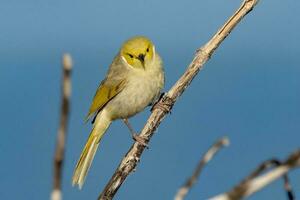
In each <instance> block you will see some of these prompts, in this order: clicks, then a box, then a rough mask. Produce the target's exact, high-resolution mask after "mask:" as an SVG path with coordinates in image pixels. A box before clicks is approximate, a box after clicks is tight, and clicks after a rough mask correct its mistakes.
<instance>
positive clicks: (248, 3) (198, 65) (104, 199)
mask: <svg viewBox="0 0 300 200" xmlns="http://www.w3.org/2000/svg"><path fill="white" fill-rule="evenodd" d="M256 3H257V0H244V2H243V4H242V5H241V7H240V8H239V9H238V10H237V11H236V12H235V13H234V15H233V16H232V17H231V18H230V19H229V20H228V21H227V22H226V23H225V25H224V26H223V27H222V28H221V29H220V30H219V31H218V32H217V33H216V34H215V35H214V36H213V38H212V39H211V40H210V41H209V42H208V43H207V44H205V45H204V46H203V47H202V48H201V49H199V50H198V51H197V53H196V55H195V57H194V59H193V61H192V62H191V64H190V65H189V66H188V68H187V70H186V72H185V73H184V74H183V75H182V76H181V78H180V79H179V80H178V81H177V82H176V83H175V85H174V86H173V87H172V88H171V89H170V90H169V92H167V93H166V94H165V95H164V96H163V97H162V98H161V99H160V101H159V102H158V103H159V104H160V106H156V107H155V108H154V109H153V111H152V114H151V115H150V117H149V118H148V120H147V123H146V125H145V126H144V128H143V130H142V131H141V134H140V136H141V137H143V138H144V139H145V141H146V142H147V143H148V142H149V140H150V139H151V137H152V136H153V134H154V132H155V130H156V129H157V127H158V126H159V125H160V123H161V122H162V120H163V119H164V118H165V116H166V114H167V113H168V112H169V111H170V110H171V108H172V106H173V105H174V103H175V102H176V100H177V98H178V97H179V96H181V94H182V93H183V92H184V90H185V89H186V88H187V87H188V86H189V84H190V83H191V81H192V80H193V78H194V77H195V76H196V75H197V73H198V72H199V70H201V69H202V68H203V65H204V64H205V63H206V61H207V60H209V58H210V57H211V55H212V54H213V52H214V51H215V49H216V48H217V47H218V46H219V45H220V44H221V42H222V41H223V40H224V39H225V38H226V37H227V35H228V34H229V33H230V32H231V31H232V30H233V28H234V27H235V26H236V25H237V24H238V22H239V21H240V20H241V19H242V18H243V17H244V16H245V15H246V14H247V13H249V12H250V11H251V10H252V9H253V7H254V6H255V5H256ZM163 108H164V109H163ZM144 150H145V146H143V145H140V144H139V143H137V142H135V143H134V144H133V145H132V147H131V148H130V150H129V151H128V152H127V154H126V155H125V157H124V158H123V159H122V161H121V163H120V164H119V166H118V168H117V169H116V171H115V173H114V174H113V176H112V177H111V179H110V181H109V182H108V183H107V185H106V187H105V188H104V190H103V191H102V193H101V194H100V196H99V198H98V199H101V200H109V199H112V198H113V197H114V195H115V194H116V192H117V191H118V189H119V187H120V186H121V185H122V183H123V182H124V181H125V179H126V178H127V176H128V175H129V174H130V173H131V172H133V171H134V169H135V168H136V166H137V163H138V162H139V160H140V158H141V155H142V153H143V151H144Z"/></svg>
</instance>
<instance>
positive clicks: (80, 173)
mask: <svg viewBox="0 0 300 200" xmlns="http://www.w3.org/2000/svg"><path fill="white" fill-rule="evenodd" d="M110 123H111V120H109V119H108V118H107V117H106V116H105V113H104V112H101V113H99V114H98V116H97V118H96V121H95V123H94V127H93V130H92V132H91V133H90V135H89V138H88V140H87V142H86V144H85V146H84V149H83V151H82V152H81V155H80V158H79V160H78V162H77V164H76V167H75V171H74V175H73V179H72V185H73V186H74V185H78V187H79V189H81V188H82V185H83V183H84V180H85V178H86V175H87V172H88V170H89V168H90V166H91V164H92V161H93V159H94V156H95V154H96V151H97V149H98V146H99V142H100V140H101V138H102V137H103V135H104V133H105V132H106V130H107V128H108V127H109V125H110Z"/></svg>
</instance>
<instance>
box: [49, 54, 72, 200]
mask: <svg viewBox="0 0 300 200" xmlns="http://www.w3.org/2000/svg"><path fill="white" fill-rule="evenodd" d="M62 68H63V79H62V100H61V102H62V104H61V115H60V125H59V129H58V132H57V141H56V150H55V156H54V163H53V164H54V174H53V175H54V176H53V191H52V194H51V200H61V199H62V193H61V180H62V177H61V176H62V167H63V161H64V152H65V140H66V134H67V123H68V116H69V104H70V96H71V78H70V76H71V70H72V58H71V56H70V55H69V54H64V55H63V58H62Z"/></svg>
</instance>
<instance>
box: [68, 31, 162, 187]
mask: <svg viewBox="0 0 300 200" xmlns="http://www.w3.org/2000/svg"><path fill="white" fill-rule="evenodd" d="M163 85H164V72H163V68H162V63H161V59H160V56H159V55H158V54H157V53H156V52H155V47H154V45H153V44H152V42H151V41H150V40H149V39H148V38H146V37H142V36H139V37H134V38H131V39H129V40H128V41H126V42H125V43H124V44H123V46H122V48H121V49H120V51H119V53H118V54H117V56H116V57H115V59H114V60H113V62H112V64H111V65H110V68H109V70H108V73H107V75H106V77H105V79H104V80H103V81H102V82H101V84H100V86H99V87H98V89H97V91H96V94H95V96H94V99H93V101H92V104H91V106H90V109H89V112H88V115H87V119H89V118H90V117H91V116H92V115H93V114H96V118H95V122H94V124H93V126H94V127H93V129H92V131H91V133H90V135H89V138H88V140H87V142H86V144H85V146H84V149H83V151H82V153H81V155H80V158H79V160H78V162H77V165H76V167H75V171H74V175H73V180H72V183H73V185H78V186H79V188H81V187H82V185H83V183H84V180H85V178H86V175H87V172H88V170H89V168H90V166H91V163H92V160H93V158H94V156H95V153H96V151H97V148H98V146H99V142H100V140H101V138H102V137H103V135H104V133H105V132H106V130H107V128H108V127H109V125H110V124H111V122H112V121H113V120H116V119H127V118H129V117H131V116H133V115H135V114H136V113H138V112H140V111H142V110H143V109H144V108H145V107H146V106H148V105H149V104H150V103H152V102H153V101H154V100H155V99H156V97H157V96H158V95H159V93H160V90H161V89H162V88H163Z"/></svg>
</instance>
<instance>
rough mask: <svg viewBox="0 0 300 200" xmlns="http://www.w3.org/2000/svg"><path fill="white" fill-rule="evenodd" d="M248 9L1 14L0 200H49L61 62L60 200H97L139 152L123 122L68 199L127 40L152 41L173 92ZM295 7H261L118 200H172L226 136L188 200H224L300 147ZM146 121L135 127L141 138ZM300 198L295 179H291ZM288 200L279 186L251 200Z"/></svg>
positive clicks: (184, 101)
mask: <svg viewBox="0 0 300 200" xmlns="http://www.w3.org/2000/svg"><path fill="white" fill-rule="evenodd" d="M240 3H241V1H238V0H233V1H225V0H222V1H211V0H203V1H196V0H190V1H170V0H166V1H158V0H153V1H137V0H135V1H134V0H128V1H102V0H98V1H96V0H91V1H78V0H77V1H76V0H75V1H71V0H67V1H66V0H63V1H58V0H54V1H34V0H28V1H15V0H2V1H1V2H0V27H1V31H0V44H1V45H0V88H1V98H0V108H1V115H0V121H1V123H0V125H1V131H2V140H1V142H0V156H1V159H2V162H1V163H2V166H1V170H0V177H1V181H0V188H1V189H0V199H33V200H35V199H37V200H39V199H48V198H49V194H50V191H51V189H52V162H53V160H52V158H53V153H54V147H55V139H56V131H57V127H58V117H59V107H60V81H61V68H60V59H61V55H62V54H63V53H64V52H69V53H70V54H71V55H72V57H73V59H74V70H73V73H72V81H73V91H72V102H71V115H70V123H69V132H68V139H67V150H66V160H65V166H64V177H63V192H64V194H63V196H64V199H66V200H68V199H96V197H97V196H98V194H99V192H100V191H102V189H103V187H104V186H105V184H106V183H107V181H108V180H109V178H110V177H111V175H112V173H113V172H114V170H115V168H116V167H117V165H118V163H119V161H120V159H121V158H122V157H123V155H124V154H125V153H126V152H127V150H128V148H129V147H130V146H131V144H132V142H133V141H132V140H131V138H130V137H129V132H128V130H127V129H126V127H125V125H123V124H122V123H121V122H120V121H117V122H114V123H113V124H112V126H111V127H110V129H109V131H108V133H107V134H106V136H105V137H104V139H103V140H102V143H101V146H100V148H99V150H98V153H97V155H96V158H95V160H94V163H93V166H92V168H91V170H90V173H89V175H88V177H87V180H86V183H85V185H84V187H83V190H81V191H79V190H77V189H76V188H72V187H71V177H72V173H73V169H74V166H75V164H76V161H77V159H78V157H79V154H80V152H81V150H82V148H83V145H84V143H85V141H86V139H87V136H88V134H89V131H90V129H91V125H90V124H84V123H83V119H84V117H85V115H86V113H87V110H88V107H89V104H90V102H91V98H92V97H93V95H94V92H95V90H96V88H97V86H98V83H99V82H100V81H101V80H102V79H103V77H104V75H105V72H106V70H107V67H108V65H109V64H110V62H111V60H112V58H113V57H114V55H115V54H116V53H117V51H118V49H119V47H120V45H121V44H122V42H123V41H124V40H126V39H127V38H129V37H132V36H134V35H146V36H148V37H149V38H151V39H152V40H153V41H154V43H155V45H156V49H157V51H158V52H159V53H160V54H161V56H162V58H163V61H164V66H165V71H166V86H165V90H168V89H169V88H170V87H171V86H172V85H173V84H174V83H175V81H176V80H177V79H178V78H179V76H180V75H181V74H182V73H183V72H184V70H185V69H186V66H187V65H188V64H189V62H190V61H191V59H192V58H193V54H194V52H195V50H196V49H197V48H198V47H200V46H201V45H203V44H204V43H205V42H206V41H207V40H208V39H209V38H210V37H211V36H212V35H213V33H215V32H216V30H217V29H218V28H219V27H220V26H221V25H222V24H223V23H224V21H225V19H227V18H228V17H229V16H230V15H231V14H232V13H233V11H234V10H235V9H236V8H237V7H238V6H239V5H240ZM299 6H300V3H299V1H295V0H286V1H280V0H272V1H260V3H259V5H258V6H257V7H256V8H255V10H254V11H253V12H252V13H250V15H248V16H247V17H246V18H245V20H243V21H242V22H241V23H240V24H239V25H238V27H237V28H236V29H235V30H234V31H233V33H232V34H231V35H230V36H229V37H228V38H227V39H226V41H225V42H224V43H223V44H222V45H221V47H220V48H219V49H218V50H217V51H216V53H215V54H214V55H213V57H212V58H211V60H210V61H209V62H208V63H207V64H206V65H205V68H204V70H203V71H201V72H200V73H199V75H198V76H197V77H196V78H195V79H194V81H193V82H192V84H191V86H190V87H189V88H188V89H187V91H186V92H185V93H184V94H183V96H182V97H181V98H180V99H179V100H178V102H177V103H176V105H175V107H174V109H173V112H172V114H171V115H169V116H168V117H167V118H166V119H165V120H164V121H163V123H162V124H161V126H160V127H159V129H158V131H157V133H156V134H155V136H154V137H153V139H152V140H151V143H150V149H149V150H147V151H146V152H145V153H144V154H143V157H142V160H141V162H140V164H139V166H138V167H137V170H136V172H135V173H133V174H132V175H130V176H129V177H128V179H127V180H126V181H125V184H124V185H123V186H122V187H121V188H120V190H119V192H118V193H117V195H116V197H115V199H122V200H123V199H132V200H134V199H145V200H150V199H151V200H152V199H172V198H173V196H174V194H175V192H176V190H177V189H178V187H179V186H180V185H181V184H182V183H183V182H184V180H185V179H186V177H187V176H188V175H189V174H190V173H191V172H192V170H193V168H194V167H195V165H196V163H197V162H198V160H199V159H200V156H201V155H203V153H204V152H205V151H206V149H207V148H208V147H209V146H210V145H211V144H212V143H213V142H214V141H215V140H216V139H218V138H220V137H221V136H224V135H227V136H228V137H229V138H230V140H231V145H230V147H228V148H226V149H224V150H223V151H222V152H220V154H218V155H217V156H216V157H215V158H214V160H213V161H212V162H211V163H210V164H209V166H208V167H207V168H206V169H205V170H204V172H203V174H202V175H201V178H200V180H199V182H198V183H197V184H196V185H195V187H194V188H193V189H192V191H191V192H190V193H189V195H188V197H187V199H206V198H208V197H211V196H213V195H216V194H218V193H221V192H224V191H227V190H228V189H230V188H231V187H232V186H233V185H234V184H236V183H238V182H239V181H240V180H241V178H243V177H245V176H246V175H247V174H248V173H249V172H250V171H251V170H252V169H254V168H255V167H256V166H257V165H258V164H259V163H260V162H262V161H263V160H266V159H268V158H272V157H278V158H282V159H283V158H285V156H286V155H288V154H289V153H290V152H292V151H293V150H295V149H297V148H299V146H300V143H299V141H300V136H299V131H300V123H299V122H300V115H299V113H300V105H299V101H300V93H299V85H300V79H299V73H300V68H299V55H300V50H299V46H300V40H299V15H298V10H299V9H298V8H299ZM149 114H150V112H149V109H146V110H145V111H144V112H143V113H141V114H138V115H137V116H135V117H134V118H133V119H131V122H132V124H133V125H134V127H135V129H137V130H140V129H141V128H142V126H143V124H144V123H145V121H146V119H147V117H148V116H149ZM290 177H291V182H292V185H293V187H294V188H295V192H296V195H297V196H298V197H299V196H300V191H299V187H300V182H299V179H300V171H293V172H292V173H290ZM274 198H276V199H286V198H285V194H284V192H283V189H282V181H281V180H279V181H277V182H275V183H274V184H272V185H270V186H269V187H267V188H266V189H265V190H263V191H261V192H259V193H257V194H255V195H254V196H253V197H251V198H249V199H252V200H259V199H274Z"/></svg>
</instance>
